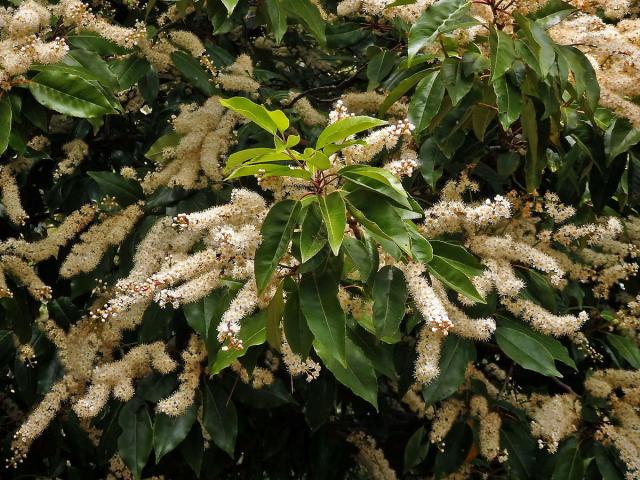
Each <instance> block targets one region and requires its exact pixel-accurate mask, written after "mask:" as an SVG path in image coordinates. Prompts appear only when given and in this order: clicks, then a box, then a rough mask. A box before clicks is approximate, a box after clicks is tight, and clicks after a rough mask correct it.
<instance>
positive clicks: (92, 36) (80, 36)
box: [66, 31, 128, 56]
mask: <svg viewBox="0 0 640 480" xmlns="http://www.w3.org/2000/svg"><path fill="white" fill-rule="evenodd" d="M66 41H67V43H68V44H69V45H71V46H72V47H76V48H82V49H83V50H88V51H90V52H95V53H97V54H98V55H102V56H111V55H124V54H125V53H127V52H128V50H127V49H126V48H123V47H121V46H119V45H117V44H115V43H114V42H112V41H111V40H107V39H106V38H104V37H101V36H100V35H98V34H97V33H94V32H89V31H84V32H79V33H76V34H74V35H69V36H67V37H66Z"/></svg>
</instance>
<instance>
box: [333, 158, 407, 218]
mask: <svg viewBox="0 0 640 480" xmlns="http://www.w3.org/2000/svg"><path fill="white" fill-rule="evenodd" d="M338 175H340V176H341V177H343V178H346V179H348V180H350V181H351V182H353V183H355V184H357V185H359V186H360V187H362V188H365V189H367V190H370V191H372V192H376V193H380V194H382V195H384V196H385V197H389V198H390V199H392V200H393V201H395V202H396V203H398V204H399V205H402V206H403V207H406V208H411V204H410V203H409V200H408V195H407V192H406V191H405V189H404V187H403V186H402V183H400V180H398V177H396V176H395V175H393V174H392V173H391V172H389V171H388V170H385V169H384V168H377V167H370V166H368V165H348V166H346V167H343V168H341V169H340V170H339V171H338Z"/></svg>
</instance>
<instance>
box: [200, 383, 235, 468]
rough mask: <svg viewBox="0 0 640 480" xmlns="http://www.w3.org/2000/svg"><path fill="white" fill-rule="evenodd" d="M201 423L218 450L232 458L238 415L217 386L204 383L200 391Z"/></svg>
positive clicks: (231, 403) (224, 393) (223, 392)
mask: <svg viewBox="0 0 640 480" xmlns="http://www.w3.org/2000/svg"><path fill="white" fill-rule="evenodd" d="M202 423H203V425H204V428H206V429H207V432H209V435H210V436H211V440H213V443H215V444H216V446H217V447H218V448H220V449H221V450H224V451H225V452H227V453H228V454H229V456H230V457H231V458H234V450H235V448H236V437H237V436H238V415H237V413H236V407H235V405H234V404H233V402H232V401H231V399H230V398H229V395H227V393H226V392H225V391H224V390H223V389H222V388H221V387H219V386H218V385H217V384H215V383H213V382H206V383H205V384H204V388H203V390H202Z"/></svg>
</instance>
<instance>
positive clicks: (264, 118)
mask: <svg viewBox="0 0 640 480" xmlns="http://www.w3.org/2000/svg"><path fill="white" fill-rule="evenodd" d="M220 104H221V105H222V106H223V107H226V108H228V109H230V110H233V111H234V112H236V113H239V114H240V115H242V116H243V117H245V118H248V119H249V120H251V121H252V122H254V123H255V124H257V125H258V126H259V127H260V128H263V129H264V130H266V131H267V132H269V133H271V134H273V135H275V134H276V131H277V130H278V124H277V123H276V121H275V120H274V118H273V117H272V116H271V115H270V114H269V113H270V112H269V111H268V110H267V109H266V108H264V107H263V106H262V105H258V104H256V103H253V102H252V101H251V100H249V99H248V98H244V97H233V98H227V99H224V98H222V99H220Z"/></svg>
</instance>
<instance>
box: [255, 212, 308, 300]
mask: <svg viewBox="0 0 640 480" xmlns="http://www.w3.org/2000/svg"><path fill="white" fill-rule="evenodd" d="M299 212H300V202H296V201H294V200H282V201H281V202H278V203H276V204H275V205H273V206H272V207H271V209H270V210H269V213H268V214H267V217H266V218H265V220H264V223H263V224H262V228H261V230H260V234H261V235H262V243H260V246H259V247H258V249H257V250H256V256H255V277H256V285H257V287H258V291H259V292H262V291H263V290H264V289H265V288H266V286H267V285H268V283H269V281H270V280H271V276H272V275H273V272H274V271H275V269H276V267H277V266H278V262H279V261H280V259H281V258H282V256H283V255H284V254H285V252H286V251H287V248H288V247H289V242H290V241H291V235H292V234H293V229H294V228H295V226H296V223H297V220H298V215H299Z"/></svg>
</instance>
